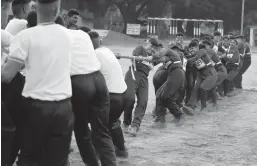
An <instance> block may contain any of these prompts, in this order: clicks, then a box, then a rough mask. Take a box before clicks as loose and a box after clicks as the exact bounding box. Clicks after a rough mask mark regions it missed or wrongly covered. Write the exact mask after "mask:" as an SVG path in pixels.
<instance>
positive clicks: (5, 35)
mask: <svg viewBox="0 0 257 166" xmlns="http://www.w3.org/2000/svg"><path fill="white" fill-rule="evenodd" d="M12 39H13V36H12V35H11V34H10V33H9V32H7V31H5V30H1V46H2V47H3V48H5V47H9V46H10V44H11V41H12Z"/></svg>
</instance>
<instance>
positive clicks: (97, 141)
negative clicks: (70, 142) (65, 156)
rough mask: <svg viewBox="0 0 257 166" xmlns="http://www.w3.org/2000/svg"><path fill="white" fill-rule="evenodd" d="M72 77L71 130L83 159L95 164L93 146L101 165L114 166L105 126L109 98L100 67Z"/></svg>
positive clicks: (107, 118) (110, 140)
mask: <svg viewBox="0 0 257 166" xmlns="http://www.w3.org/2000/svg"><path fill="white" fill-rule="evenodd" d="M71 81H72V92H73V96H72V108H73V112H74V115H75V126H74V132H75V137H76V141H77V145H78V148H79V151H80V155H81V157H82V160H83V162H84V163H86V164H88V165H90V166H91V165H92V166H97V165H98V161H97V156H96V151H95V148H96V150H97V152H98V153H99V157H100V160H101V163H102V165H106V166H116V158H115V153H114V146H113V142H112V139H111V136H110V132H109V130H108V125H109V107H110V99H109V92H108V89H107V86H106V83H105V80H104V77H103V75H102V74H101V73H100V72H99V71H97V72H95V73H91V74H86V75H75V76H72V77H71ZM89 123H90V124H91V129H92V133H91V131H90V129H89V126H88V124H89Z"/></svg>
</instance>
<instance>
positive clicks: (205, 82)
mask: <svg viewBox="0 0 257 166" xmlns="http://www.w3.org/2000/svg"><path fill="white" fill-rule="evenodd" d="M202 48H203V49H202ZM204 48H205V46H204V45H203V44H198V43H197V42H191V43H189V49H190V53H191V55H192V56H193V57H192V58H189V59H188V63H191V64H194V65H195V66H196V68H197V70H198V75H197V78H196V83H195V86H194V88H193V91H192V95H191V97H190V99H189V101H188V106H189V107H191V108H193V109H194V108H195V107H196V103H197V99H198V91H199V93H200V94H199V96H200V100H201V111H204V110H205V109H206V107H207V105H206V100H207V92H208V91H209V90H211V89H212V88H213V87H214V85H215V83H216V81H217V72H216V70H215V68H214V66H213V64H212V63H211V59H210V57H209V56H208V55H207V52H206V51H205V50H204Z"/></svg>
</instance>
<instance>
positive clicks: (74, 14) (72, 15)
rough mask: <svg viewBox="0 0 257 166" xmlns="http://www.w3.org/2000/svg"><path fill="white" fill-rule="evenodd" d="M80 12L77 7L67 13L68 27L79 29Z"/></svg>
mask: <svg viewBox="0 0 257 166" xmlns="http://www.w3.org/2000/svg"><path fill="white" fill-rule="evenodd" d="M79 16H80V13H79V11H78V10H76V9H70V10H69V11H68V13H67V17H68V18H67V20H66V21H67V28H68V29H75V30H78V29H79V28H78V26H77V23H78V19H79Z"/></svg>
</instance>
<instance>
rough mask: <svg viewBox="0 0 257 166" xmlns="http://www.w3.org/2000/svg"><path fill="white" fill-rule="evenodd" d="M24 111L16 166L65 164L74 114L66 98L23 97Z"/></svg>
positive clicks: (66, 163)
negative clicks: (22, 132) (21, 137)
mask: <svg viewBox="0 0 257 166" xmlns="http://www.w3.org/2000/svg"><path fill="white" fill-rule="evenodd" d="M24 109H25V110H26V111H27V113H28V114H27V115H28V116H27V118H26V119H25V126H24V130H23V131H24V135H23V140H22V142H23V143H22V148H21V153H20V162H19V166H46V165H47V166H67V165H68V164H69V161H68V155H69V147H70V142H71V135H72V129H73V123H74V117H73V113H72V108H71V102H70V99H66V100H62V101H40V100H34V99H31V98H24Z"/></svg>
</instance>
